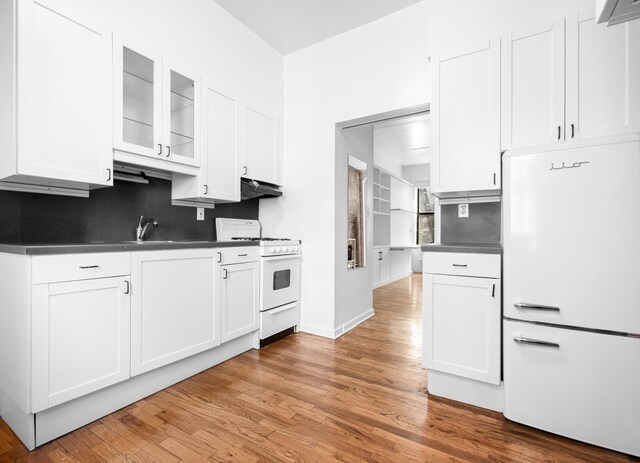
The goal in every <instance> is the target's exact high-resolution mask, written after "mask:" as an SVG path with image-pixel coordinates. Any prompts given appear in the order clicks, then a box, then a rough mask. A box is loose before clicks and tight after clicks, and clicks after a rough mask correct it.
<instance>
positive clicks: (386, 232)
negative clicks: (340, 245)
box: [373, 166, 391, 246]
mask: <svg viewBox="0 0 640 463" xmlns="http://www.w3.org/2000/svg"><path fill="white" fill-rule="evenodd" d="M390 224H391V175H389V174H387V173H386V172H384V171H382V170H381V169H379V168H377V167H375V166H374V168H373V244H374V246H388V245H389V243H390V238H391V236H390Z"/></svg>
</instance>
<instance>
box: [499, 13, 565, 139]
mask: <svg viewBox="0 0 640 463" xmlns="http://www.w3.org/2000/svg"><path fill="white" fill-rule="evenodd" d="M564 37H565V35H564V19H563V18H560V19H557V20H555V21H550V22H548V23H545V24H542V25H540V26H538V27H533V28H530V29H527V30H524V31H521V32H514V33H511V34H508V35H506V36H505V37H503V39H502V72H503V74H502V131H501V135H502V148H503V149H507V148H517V147H522V146H530V145H538V144H544V143H551V142H552V141H554V140H558V139H560V138H561V137H563V136H564V80H565V77H564V48H565V45H564V40H565V39H564Z"/></svg>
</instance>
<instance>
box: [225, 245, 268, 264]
mask: <svg viewBox="0 0 640 463" xmlns="http://www.w3.org/2000/svg"><path fill="white" fill-rule="evenodd" d="M259 258H260V247H259V246H242V247H237V248H222V249H216V262H218V263H221V264H223V265H227V264H241V263H242V262H256V261H257V260H258V259H259Z"/></svg>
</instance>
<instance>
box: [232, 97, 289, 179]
mask: <svg viewBox="0 0 640 463" xmlns="http://www.w3.org/2000/svg"><path fill="white" fill-rule="evenodd" d="M243 112H244V143H243V156H242V172H241V175H242V177H245V178H250V179H253V180H258V181H263V182H267V183H273V184H275V185H281V179H280V149H281V144H280V138H281V137H280V131H281V121H279V120H278V119H277V118H276V117H274V116H270V115H268V114H266V113H264V112H262V111H259V110H257V109H254V108H253V107H251V106H245V107H244V111H243Z"/></svg>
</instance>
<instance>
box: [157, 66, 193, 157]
mask: <svg viewBox="0 0 640 463" xmlns="http://www.w3.org/2000/svg"><path fill="white" fill-rule="evenodd" d="M162 85H163V100H162V101H163V121H162V128H163V140H164V145H165V146H164V148H165V151H164V159H166V160H168V161H172V162H177V163H180V164H187V165H191V166H199V165H200V153H199V148H200V140H199V137H200V88H201V86H200V83H199V82H198V80H197V79H196V78H195V77H194V75H193V74H191V73H189V72H187V71H184V70H182V69H179V68H176V67H175V66H174V65H172V64H169V63H167V61H166V60H164V70H163V78H162Z"/></svg>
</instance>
